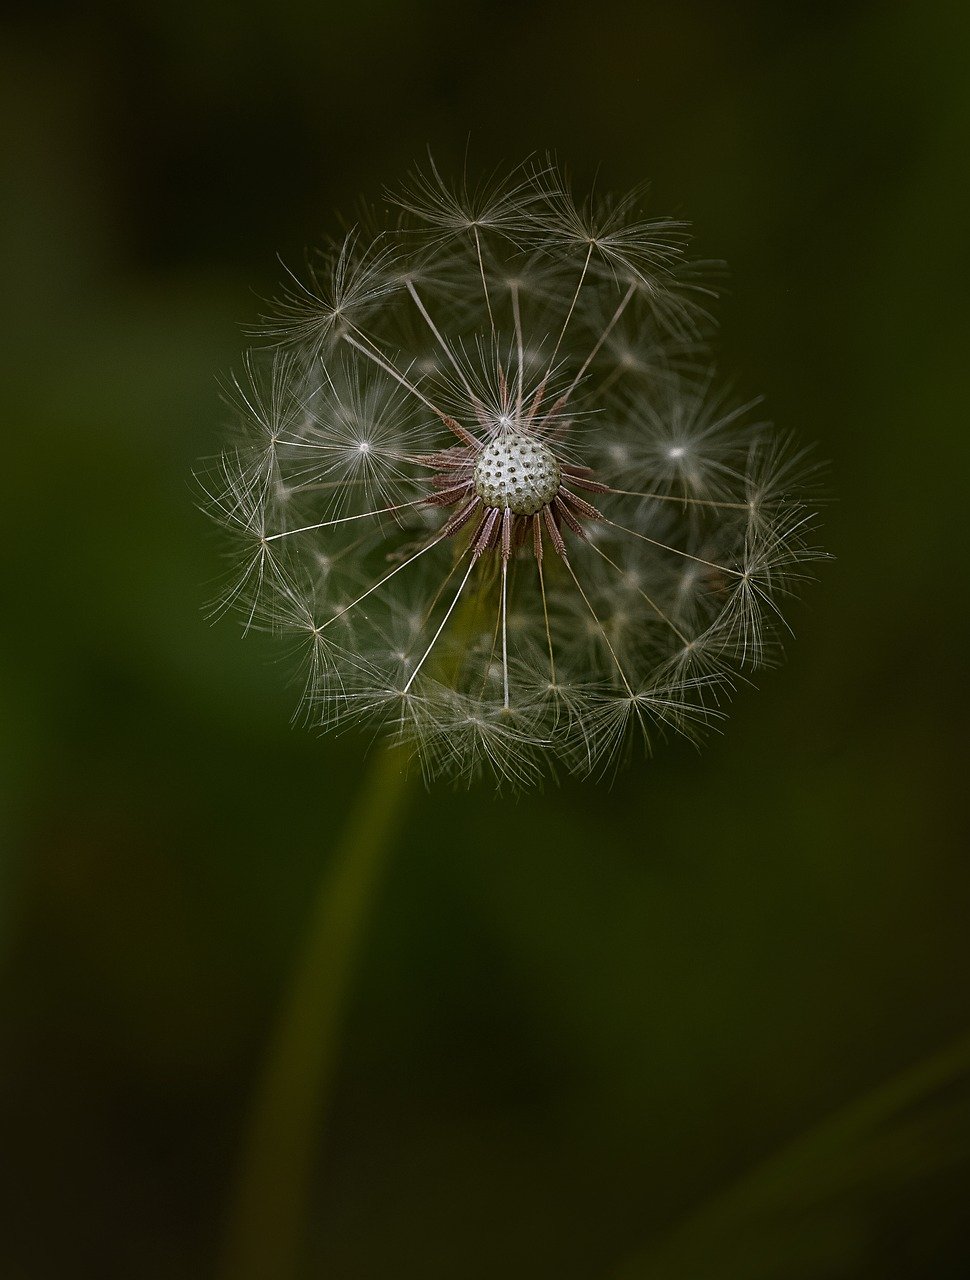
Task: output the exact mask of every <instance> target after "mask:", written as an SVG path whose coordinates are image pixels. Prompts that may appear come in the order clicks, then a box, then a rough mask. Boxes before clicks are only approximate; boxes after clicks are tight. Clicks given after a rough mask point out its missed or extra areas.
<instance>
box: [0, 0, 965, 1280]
mask: <svg viewBox="0 0 970 1280" xmlns="http://www.w3.org/2000/svg"><path fill="white" fill-rule="evenodd" d="M968 12H970V10H968V9H967V7H966V6H961V5H951V4H943V3H940V4H932V3H928V4H912V3H909V2H908V0H898V2H892V3H891V2H886V3H872V4H846V3H840V4H835V3H832V4H804V5H799V4H793V5H783V4H782V5H779V4H778V3H776V2H774V0H763V2H759V0H748V2H747V3H740V4H722V3H715V2H714V0H688V2H687V3H673V2H672V0H671V2H667V3H649V2H648V3H645V4H641V5H633V4H621V3H617V2H616V0H597V3H595V4H586V3H574V2H573V0H564V2H560V3H551V2H547V3H540V4H535V5H522V6H519V5H514V4H511V3H494V4H486V3H478V4H475V3H470V2H463V3H461V4H458V5H455V4H452V3H444V0H429V2H428V3H426V4H423V5H406V4H403V3H400V2H399V0H369V2H368V0H364V2H363V3H358V4H353V5H351V4H341V5H336V4H330V3H326V2H324V3H292V2H284V3H278V4H275V5H274V4H263V5H256V4H249V5H235V4H229V3H219V2H217V0H191V2H190V0H170V2H168V3H164V4H163V3H152V2H150V0H126V2H125V3H121V2H120V0H119V2H118V3H115V4H112V3H107V2H105V3H100V4H90V5H86V6H83V12H81V11H80V9H79V8H78V7H75V6H64V7H63V8H59V7H45V6H30V7H26V6H25V7H22V8H21V10H20V12H19V14H17V15H15V16H14V17H13V18H12V20H10V21H8V23H7V24H6V28H5V30H4V31H3V32H2V35H0V50H2V51H0V74H2V93H0V153H2V156H3V160H4V170H5V178H4V196H3V219H2V236H3V254H4V260H3V271H2V281H3V301H2V304H0V363H2V365H3V374H4V388H5V389H4V401H5V408H4V413H3V431H4V437H3V452H2V458H3V466H2V472H3V477H4V480H3V484H2V487H0V490H2V494H3V500H2V504H0V513H2V514H0V526H2V527H3V528H4V530H5V532H4V536H3V538H2V540H0V541H2V552H0V554H2V556H3V560H4V566H3V568H4V572H3V586H4V590H3V604H2V608H3V615H4V624H3V632H2V639H0V644H2V648H0V664H2V665H0V755H2V765H3V795H2V811H0V823H2V832H3V846H4V847H3V857H2V863H0V872H2V880H0V890H2V916H0V938H2V941H0V967H2V968H0V978H2V984H3V994H2V1007H0V1013H2V1026H3V1039H4V1049H3V1056H2V1064H0V1083H2V1101H0V1119H2V1126H3V1138H2V1151H3V1157H2V1159H3V1165H4V1166H5V1172H6V1174H7V1177H8V1179H9V1185H8V1188H7V1190H6V1192H5V1193H4V1194H3V1197H2V1199H0V1205H2V1209H0V1214H2V1218H3V1221H2V1222H0V1275H2V1276H3V1277H4V1280H7V1278H9V1280H55V1278H56V1280H61V1278H62V1277H66V1276H71V1277H74V1276H77V1277H88V1276H91V1277H101V1278H114V1277H134V1278H136V1280H141V1278H142V1277H146V1278H148V1280H154V1278H155V1277H158V1278H162V1277H164V1278H169V1277H171V1278H179V1280H181V1278H186V1280H193V1278H194V1277H204V1276H209V1275H211V1274H213V1268H214V1259H215V1258H216V1255H217V1252H218V1247H219V1240H220V1232H221V1229H222V1220H223V1216H224V1212H225V1206H226V1198H227V1194H228V1187H229V1184H230V1180H231V1177H232V1172H233V1169H234V1168H235V1165H236V1161H237V1158H238V1148H239V1134H240V1130H241V1126H242V1123H243V1117H244V1115H245V1111H246V1105H247V1100H248V1097H249V1093H250V1088H251V1085H252V1081H253V1078H254V1075H255V1073H256V1070H257V1067H258V1064H259V1061H260V1054H261V1050H262V1047H263V1045H264V1044H265V1040H266V1036H267V1033H268V1030H269V1028H270V1027H271V1025H272V1020H273V1014H274V1010H275V1009H276V1008H277V1006H278V1001H279V998H280V995H281V992H282V990H283V988H284V986H285V983H286V979H287V976H288V974H289V973H290V971H291V966H292V961H293V958H294V956H295V954H296V948H297V945H298V942H299V939H300V937H301V934H302V931H303V927H304V924H305V920H306V913H307V908H308V903H309V901H310V898H311V896H312V894H313V891H314V888H315V886H316V885H317V883H318V881H319V878H320V876H321V874H322V872H323V871H324V870H325V868H326V866H327V865H328V857H329V854H330V852H331V850H332V848H333V846H334V842H335V840H336V839H337V837H338V835H339V832H340V829H341V823H342V820H343V817H344V814H345V811H346V809H347V804H348V798H349V796H350V794H351V793H352V791H353V789H354V786H355V783H356V780H357V779H358V777H359V775H360V772H361V760H362V752H363V743H362V742H360V741H358V740H355V739H354V738H352V737H350V738H342V739H339V740H328V739H318V738H315V737H314V736H312V735H310V734H308V733H306V732H305V731H303V730H300V729H294V728H291V727H290V725H289V714H290V711H291V709H292V703H293V699H294V697H295V694H296V691H295V690H294V689H293V688H292V687H288V686H287V682H286V676H287V669H286V666H285V664H282V665H281V664H280V663H279V662H277V658H278V657H279V654H278V651H277V650H276V648H275V647H274V646H273V645H272V644H264V643H263V642H262V641H260V640H259V639H250V640H248V641H247V642H246V643H241V642H240V639H239V634H238V628H237V627H236V626H235V625H234V624H233V623H232V622H225V623H223V624H222V625H220V626H217V627H215V628H210V627H209V626H207V625H206V624H205V623H204V621H203V619H202V616H201V606H202V605H203V603H204V602H205V600H206V598H207V596H208V595H209V594H210V592H211V582H212V580H213V578H214V577H215V576H216V574H217V572H218V568H219V546H218V542H217V540H216V539H215V538H214V537H213V536H212V533H211V531H210V529H209V527H208V525H207V522H206V521H205V519H204V518H203V517H202V516H201V515H200V514H199V513H198V512H197V511H196V510H195V508H194V505H193V502H194V498H193V491H192V486H191V483H190V471H191V467H192V464H193V462H194V460H195V459H196V458H197V457H199V456H200V455H205V454H211V453H212V452H214V451H215V450H216V449H217V448H218V447H219V444H220V439H221V430H222V420H223V409H222V407H221V405H220V402H219V395H218V390H217V386H216V375H217V374H219V373H220V372H222V371H224V370H225V369H227V368H228V367H229V366H231V365H232V363H233V362H234V361H237V360H238V354H239V352H240V351H241V349H242V346H243V344H244V337H243V335H242V333H241V330H240V325H241V324H245V323H252V322H253V321H254V320H255V319H256V317H257V315H258V313H259V311H260V310H261V303H260V298H264V297H267V296H269V295H271V294H272V293H273V291H274V289H275V287H276V284H277V281H278V278H279V276H280V274H281V271H280V267H279V265H278V263H277V261H276V257H275V255H276V254H277V253H279V254H280V255H281V256H282V257H283V259H284V260H286V261H287V262H290V263H294V264H295V265H299V263H300V261H301V258H302V253H303V248H304V246H305V245H307V244H312V243H314V242H316V241H318V240H319V239H320V237H321V235H322V233H323V232H324V231H326V230H328V229H330V230H332V229H333V228H334V226H335V225H336V224H335V219H334V215H333V212H332V211H333V210H334V209H335V208H339V209H342V210H344V211H348V212H351V211H352V208H353V204H354V201H355V200H356V199H357V197H358V195H359V194H361V193H363V194H365V195H367V196H369V197H371V198H376V197H378V196H379V194H380V190H381V187H382V186H383V184H384V183H388V182H389V183H394V182H397V181H399V180H400V179H401V178H402V176H403V175H404V172H405V170H406V169H407V167H408V166H409V165H410V164H411V163H412V162H414V161H416V160H421V159H422V157H423V156H424V153H425V148H426V147H427V146H428V145H430V146H431V147H432V149H433V151H434V153H435V156H436V158H437V159H438V161H439V163H440V164H441V166H442V168H443V169H445V170H448V169H454V168H455V167H457V166H458V165H460V164H461V162H462V160H463V156H464V153H465V147H466V143H467V142H468V139H469V137H470V139H471V143H470V155H471V165H472V168H473V169H474V168H478V169H480V170H483V169H486V168H488V167H490V166H491V165H493V164H494V163H497V162H500V161H509V162H513V161H516V160H518V159H521V158H522V157H523V156H524V155H526V154H527V153H528V152H530V151H532V150H538V151H540V152H544V151H545V150H547V149H555V150H556V151H557V152H558V154H559V155H560V156H561V157H562V158H563V159H564V160H565V161H566V162H568V163H569V165H570V166H571V168H572V170H573V172H574V173H575V174H576V176H577V178H578V179H579V180H580V181H587V180H589V179H591V178H592V177H593V176H594V174H595V173H596V172H597V170H599V173H600V178H599V182H600V184H601V186H602V187H603V188H622V187H625V186H627V185H631V184H632V183H634V182H637V181H639V180H641V179H643V178H645V177H648V178H651V179H652V180H653V195H652V207H653V208H654V209H655V210H656V211H658V212H674V213H682V214H684V215H685V216H688V217H690V218H691V219H692V220H693V222H694V224H695V227H696V231H697V237H698V248H699V251H700V252H701V253H703V254H705V255H710V256H717V257H724V258H726V259H727V260H728V262H729V263H730V266H731V269H732V271H731V279H730V284H729V288H728V295H727V297H726V299H725V303H724V306H723V311H722V317H723V325H724V332H723V343H722V351H723V356H724V366H725V367H726V368H728V369H736V370H737V372H738V386H739V387H740V388H741V389H742V390H743V392H744V393H745V394H747V393H751V392H755V393H756V392H759V391H763V392H765V393H766V396H767V405H768V410H769V412H770V414H771V415H772V416H773V418H774V419H775V420H776V421H777V422H778V423H779V424H781V425H783V426H784V427H787V428H791V429H794V430H795V431H796V432H797V433H798V434H799V436H800V437H801V438H802V439H804V440H805V441H817V442H818V444H819V453H820V454H821V455H822V456H824V457H828V458H831V459H832V467H831V470H830V473H829V485H830V488H831V490H832V493H833V494H834V495H835V497H836V499H837V500H836V501H835V502H834V503H833V504H832V505H831V506H829V507H828V508H827V509H826V512H825V517H824V540H825V542H826V544H827V546H828V547H829V549H830V550H832V551H833V552H834V553H835V555H836V556H837V561H836V562H835V563H834V564H832V565H829V566H823V567H822V568H821V570H820V572H819V578H820V582H819V583H818V584H817V585H816V586H814V587H812V588H811V589H810V590H809V591H808V592H807V595H806V599H805V601H804V603H803V604H801V605H799V606H797V607H796V608H795V609H794V611H793V615H792V616H793V622H794V626H795V630H796V631H797V633H798V640H797V643H795V644H793V645H792V646H791V648H790V654H789V661H788V665H787V666H786V667H785V668H784V669H783V670H782V671H780V672H774V673H771V674H769V675H768V676H766V677H765V678H763V679H762V680H761V681H760V682H759V683H760V685H761V689H760V691H758V692H754V691H750V692H748V693H745V694H744V695H743V696H742V697H741V698H740V700H739V701H738V703H737V705H736V709H735V714H734V715H733V717H732V719H731V721H730V722H729V724H728V726H727V730H726V732H725V734H724V735H723V737H720V738H716V739H714V740H713V741H712V742H711V743H710V744H709V745H708V746H707V747H706V749H705V750H704V751H703V753H701V754H700V755H698V754H696V753H695V752H694V751H693V750H692V749H691V748H689V747H687V746H685V745H678V744H671V745H670V746H669V747H668V749H667V750H666V751H664V752H663V753H661V754H660V755H659V756H658V757H657V758H656V759H655V760H654V761H653V762H651V763H649V764H646V765H644V764H637V765H634V766H633V767H632V768H630V769H629V770H628V771H627V772H626V773H624V774H623V775H622V776H621V777H620V778H619V780H618V782H617V784H616V785H615V786H614V787H613V788H612V789H609V788H607V787H595V786H592V785H583V784H578V783H571V782H569V783H566V784H565V785H563V786H562V787H561V788H560V789H556V788H550V789H547V791H546V792H545V793H544V794H542V795H529V796H526V797H524V798H522V799H520V800H518V801H514V800H510V799H507V798H499V799H496V798H495V797H494V796H493V795H492V794H490V793H489V792H488V791H487V790H485V789H474V790H472V792H471V793H464V792H461V793H454V792H452V791H450V790H449V789H447V788H445V787H440V786H439V787H435V788H434V789H432V790H431V791H427V792H426V791H424V790H422V788H421V786H420V783H418V784H417V786H416V787H415V788H414V789H415V791H416V794H415V796H414V797H413V799H412V803H411V808H410V812H409V816H408V817H407V819H406V821H405V822H404V824H403V825H402V827H401V830H400V834H399V838H398V840H397V844H396V848H395V850H394V853H393V856H392V859H391V862H390V868H389V870H388V871H387V872H386V874H385V876H384V878H383V882H382V885H381V888H380V893H379V899H378V901H377V903H376V905H375V912H374V917H373V919H372V921H371V924H370V927H369V931H368V935H367V939H366V943H365V946H364V955H365V959H364V961H363V963H362V965H361V967H360V968H359V970H358V973H357V976H356V981H355V985H354V992H353V1000H352V1011H351V1014H350V1016H349V1019H348V1021H347V1025H346V1027H345V1031H344V1037H343V1045H342V1050H341V1062H340V1069H339V1073H338V1078H337V1081H336V1084H335V1093H334V1097H333V1104H332V1115H331V1122H330V1124H329V1128H328V1131H327V1134H326V1144H325V1145H324V1144H323V1143H322V1142H321V1144H320V1146H321V1149H320V1160H319V1163H318V1173H317V1176H316V1182H315V1185H314V1197H313V1215H312V1218H313V1225H312V1232H311V1235H312V1238H311V1242H310V1263H311V1265H310V1269H309V1272H308V1274H312V1275H320V1276H334V1277H340V1278H341V1280H365V1278H369V1277H377V1276H380V1277H384V1276H393V1277H395V1278H396V1280H408V1278H410V1277H414V1278H415V1280H418V1278H420V1280H437V1278H439V1277H440V1278H441V1280H445V1278H448V1280H451V1278H452V1277H474V1278H478V1277H481V1278H483V1280H484V1278H485V1277H494V1276H496V1275H503V1276H509V1277H513V1278H518V1277H523V1278H524V1277H536V1276H549V1277H556V1280H572V1278H573V1277H575V1278H576V1280H580V1278H582V1280H586V1278H597V1280H598V1278H600V1277H602V1278H603V1280H607V1278H608V1277H614V1276H620V1275H623V1276H629V1277H633V1276H644V1277H656V1278H657V1280H709V1278H710V1280H714V1278H715V1277H716V1280H761V1278H764V1280H789V1278H792V1277H804V1280H814V1278H815V1277H853V1278H855V1277H873V1278H875V1277H879V1278H880V1280H895V1278H896V1277H929V1276H932V1277H934V1278H940V1280H943V1278H948V1277H958V1276H960V1277H962V1276H965V1275H966V1274H968V1273H970V1226H968V1223H967V1220H966V1214H965V1208H966V1198H967V1192H968V1191H970V1086H968V1083H967V1081H968V1072H967V1066H968V1060H970V1053H968V1051H967V1048H966V1044H967V1042H966V1039H965V1037H966V1034H967V1032H968V1031H970V1009H968V1007H967V1003H968V1002H967V964H968V959H970V932H968V929H967V916H968V911H967V907H968V892H970V869H968V865H967V861H966V855H965V852H964V849H963V848H961V847H960V834H961V832H960V828H961V827H963V826H964V818H965V814H964V802H963V794H962V789H963V787H964V786H965V767H966V766H965V755H966V752H965V741H966V718H965V711H964V709H963V707H962V706H961V687H962V685H963V678H964V669H965V663H966V652H967V650H966V642H965V639H964V637H963V635H962V633H961V627H960V614H961V613H962V610H963V605H964V596H965V592H966V574H967V570H966V557H965V554H964V549H965V546H966V533H965V524H964V520H963V512H965V510H966V505H967V504H966V501H965V494H966V487H967V476H968V456H967V455H968V450H967V395H966V377H967V373H966V369H967V355H966V353H967V350H968V339H970V323H968V297H967V288H966V283H967V266H968V261H967V259H968V249H967V243H968V228H970V218H968V215H970V200H968V196H967V191H968V188H967V186H966V185H965V179H966V157H967V144H968V138H970V128H968V126H970V77H968V76H967V71H966V67H967V55H968V44H970V42H968V36H970V22H968V17H967V14H968ZM954 1046H955V1047H954ZM941 1054H942V1055H943V1057H942V1058H941V1057H940V1055H941ZM268 1280H272V1278H268Z"/></svg>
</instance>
